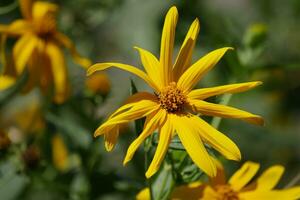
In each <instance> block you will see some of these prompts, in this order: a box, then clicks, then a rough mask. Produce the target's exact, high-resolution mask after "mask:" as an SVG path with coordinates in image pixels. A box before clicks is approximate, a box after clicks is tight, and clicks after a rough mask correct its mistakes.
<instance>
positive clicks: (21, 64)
mask: <svg viewBox="0 0 300 200" xmlns="http://www.w3.org/2000/svg"><path fill="white" fill-rule="evenodd" d="M37 45H38V39H37V38H36V37H35V36H33V35H31V34H26V35H24V36H22V37H21V38H20V39H19V40H18V41H17V42H16V44H15V46H14V47H13V57H14V60H15V65H16V70H17V73H18V74H21V73H22V72H23V70H24V68H25V66H26V64H27V62H28V60H29V58H30V56H31V55H32V53H33V51H34V49H35V48H36V47H37Z"/></svg>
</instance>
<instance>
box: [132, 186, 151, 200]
mask: <svg viewBox="0 0 300 200" xmlns="http://www.w3.org/2000/svg"><path fill="white" fill-rule="evenodd" d="M136 200H151V197H150V190H149V188H144V189H142V190H141V191H140V192H139V193H138V194H137V195H136Z"/></svg>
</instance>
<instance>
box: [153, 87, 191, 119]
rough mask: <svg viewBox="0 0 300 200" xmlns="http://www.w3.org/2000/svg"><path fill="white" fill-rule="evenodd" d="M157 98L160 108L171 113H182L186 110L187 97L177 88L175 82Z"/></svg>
mask: <svg viewBox="0 0 300 200" xmlns="http://www.w3.org/2000/svg"><path fill="white" fill-rule="evenodd" d="M157 96H158V101H159V104H160V106H161V107H162V108H163V109H165V110H167V111H168V112H170V113H175V112H180V111H182V110H183V109H184V104H185V103H186V96H185V95H184V94H183V92H182V91H181V90H180V89H178V88H177V86H176V83H175V82H172V83H170V85H168V86H167V87H165V88H164V89H163V90H162V91H161V92H160V93H159V94H158V95H157Z"/></svg>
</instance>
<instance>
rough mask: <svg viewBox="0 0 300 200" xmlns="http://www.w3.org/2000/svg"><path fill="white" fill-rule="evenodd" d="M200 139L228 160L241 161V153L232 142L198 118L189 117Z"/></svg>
mask: <svg viewBox="0 0 300 200" xmlns="http://www.w3.org/2000/svg"><path fill="white" fill-rule="evenodd" d="M190 120H192V121H193V122H194V123H193V124H194V126H195V128H196V129H197V130H198V132H199V134H200V136H201V138H202V139H203V140H204V141H205V142H206V143H208V144H209V145H211V146H212V147H213V148H214V149H216V150H217V151H219V152H220V153H221V154H223V155H224V156H225V157H226V158H227V159H230V160H241V152H240V150H239V148H238V147H237V146H236V144H235V143H234V142H232V141H231V140H230V139H229V138H228V137H227V136H226V135H224V134H222V133H221V132H219V131H218V130H216V129H215V128H213V127H212V126H211V125H209V124H208V123H207V122H205V121H204V120H202V119H201V118H199V117H198V116H193V117H190Z"/></svg>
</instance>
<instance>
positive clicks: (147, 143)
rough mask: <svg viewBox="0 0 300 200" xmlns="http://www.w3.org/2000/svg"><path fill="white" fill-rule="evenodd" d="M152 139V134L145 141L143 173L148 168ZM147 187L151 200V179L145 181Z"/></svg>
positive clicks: (151, 199)
mask: <svg viewBox="0 0 300 200" xmlns="http://www.w3.org/2000/svg"><path fill="white" fill-rule="evenodd" d="M152 137H153V134H152V135H151V136H150V137H148V138H147V139H146V141H145V145H144V149H145V173H146V171H147V170H148V167H149V165H150V159H149V154H150V149H151V144H152ZM147 185H148V188H149V191H150V200H153V199H154V198H153V190H152V179H151V178H148V179H147Z"/></svg>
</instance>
